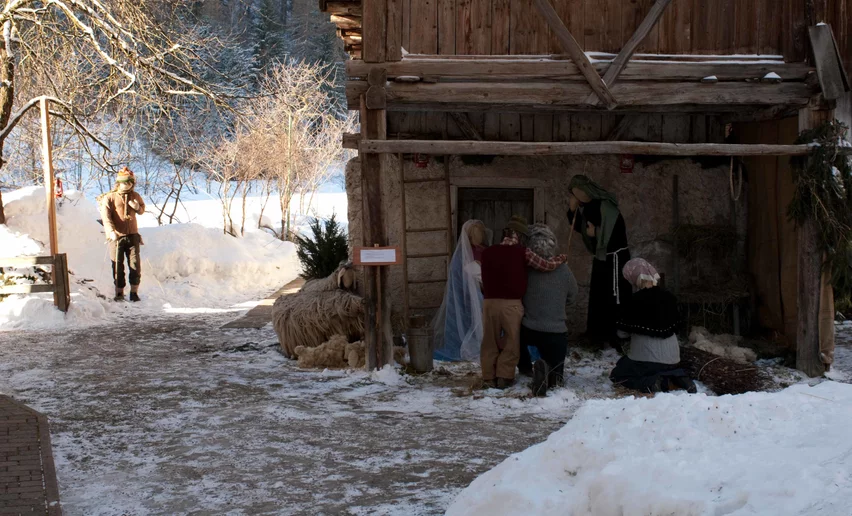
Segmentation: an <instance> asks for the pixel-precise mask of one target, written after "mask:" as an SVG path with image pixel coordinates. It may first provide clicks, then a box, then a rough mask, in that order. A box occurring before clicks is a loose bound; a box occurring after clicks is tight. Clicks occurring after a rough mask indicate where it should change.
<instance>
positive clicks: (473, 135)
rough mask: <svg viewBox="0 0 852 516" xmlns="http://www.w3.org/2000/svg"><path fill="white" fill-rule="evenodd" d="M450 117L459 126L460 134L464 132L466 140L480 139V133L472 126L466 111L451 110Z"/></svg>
mask: <svg viewBox="0 0 852 516" xmlns="http://www.w3.org/2000/svg"><path fill="white" fill-rule="evenodd" d="M450 118H452V119H453V120H454V121H455V123H456V125H458V126H459V129H460V130H461V132H462V134H464V136H465V138H467V139H468V140H477V141H482V135H481V134H479V131H477V130H476V127H474V126H473V123H472V122H471V121H470V117H469V116H468V115H467V113H458V112H455V111H451V112H450Z"/></svg>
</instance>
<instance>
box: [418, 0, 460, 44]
mask: <svg viewBox="0 0 852 516" xmlns="http://www.w3.org/2000/svg"><path fill="white" fill-rule="evenodd" d="M414 1H416V0H414ZM436 1H437V2H438V4H437V5H438V54H441V55H448V56H449V55H455V54H457V53H464V52H461V51H460V50H458V49H457V48H456V9H457V6H458V4H459V3H460V2H456V0H436Z"/></svg>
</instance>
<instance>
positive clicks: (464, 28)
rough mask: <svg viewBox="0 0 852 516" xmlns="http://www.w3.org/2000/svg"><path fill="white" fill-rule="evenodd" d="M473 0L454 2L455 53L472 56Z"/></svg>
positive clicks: (457, 0)
mask: <svg viewBox="0 0 852 516" xmlns="http://www.w3.org/2000/svg"><path fill="white" fill-rule="evenodd" d="M472 2H473V0H456V49H457V53H459V54H465V55H470V54H473V41H472V38H473V25H474V21H473V19H472V18H473V6H472V5H471V4H472Z"/></svg>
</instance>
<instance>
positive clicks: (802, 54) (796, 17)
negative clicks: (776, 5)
mask: <svg viewBox="0 0 852 516" xmlns="http://www.w3.org/2000/svg"><path fill="white" fill-rule="evenodd" d="M764 1H766V0H764ZM765 12H766V7H764V8H763V10H762V11H761V14H760V16H761V18H760V20H761V23H762V21H763V19H764V17H765V15H764V13H765ZM782 17H783V23H784V34H785V36H784V38H783V39H782V40H781V49H780V50H781V52H782V53H783V54H784V58H785V60H787V61H789V62H803V61H805V58H806V57H807V50H808V30H807V23H806V22H805V3H804V2H801V1H799V0H784V4H783V9H782Z"/></svg>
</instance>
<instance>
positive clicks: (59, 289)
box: [53, 253, 71, 312]
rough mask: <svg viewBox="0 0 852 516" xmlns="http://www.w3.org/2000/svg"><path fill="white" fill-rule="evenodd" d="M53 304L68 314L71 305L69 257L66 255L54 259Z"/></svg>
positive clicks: (58, 255)
mask: <svg viewBox="0 0 852 516" xmlns="http://www.w3.org/2000/svg"><path fill="white" fill-rule="evenodd" d="M53 304H55V305H56V307H57V308H59V310H61V311H62V312H67V311H68V307H69V306H70V305H71V291H70V285H69V282H68V257H67V255H65V253H61V254H57V255H56V256H54V257H53Z"/></svg>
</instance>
